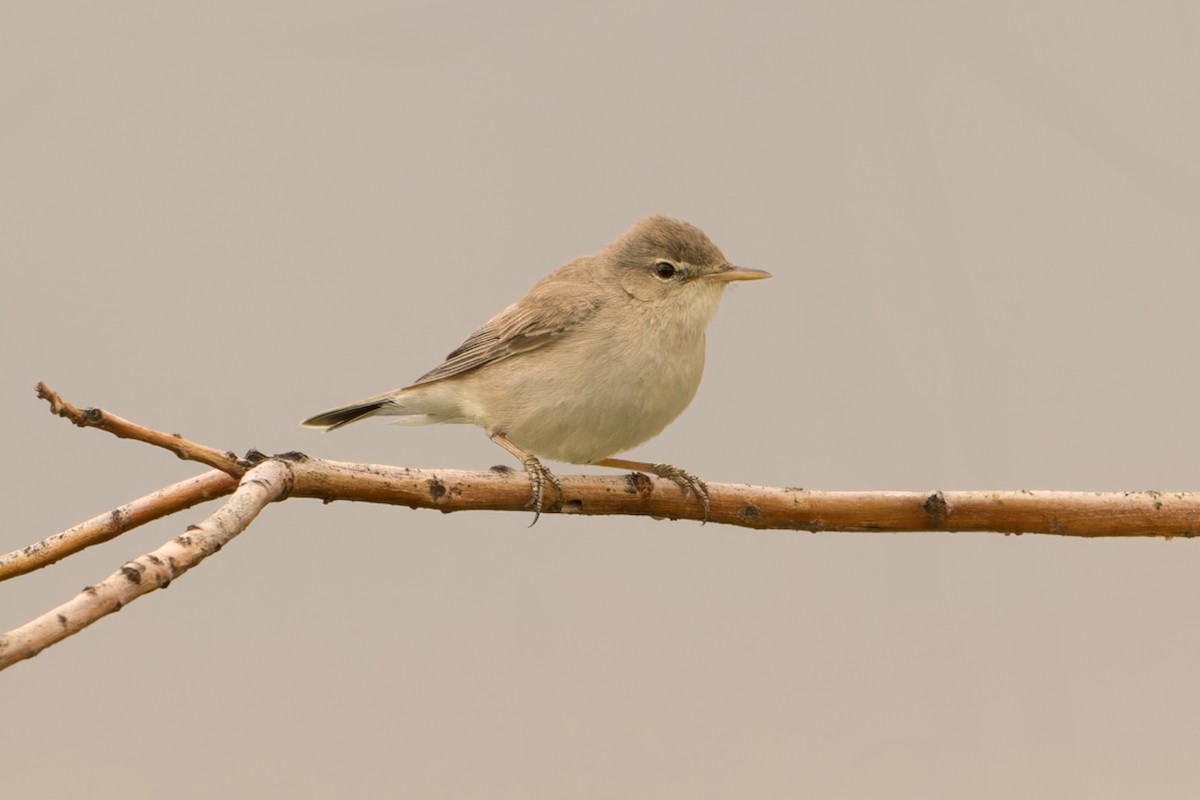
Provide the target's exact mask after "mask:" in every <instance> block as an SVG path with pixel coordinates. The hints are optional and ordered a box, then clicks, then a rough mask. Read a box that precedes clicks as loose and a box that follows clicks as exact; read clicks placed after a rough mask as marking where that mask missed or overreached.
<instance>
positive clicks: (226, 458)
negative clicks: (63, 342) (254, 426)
mask: <svg viewBox="0 0 1200 800" xmlns="http://www.w3.org/2000/svg"><path fill="white" fill-rule="evenodd" d="M37 394H38V397H40V398H42V399H43V400H45V401H47V402H48V403H50V413H52V414H56V415H58V416H60V417H62V418H63V419H68V420H70V421H71V422H72V423H74V424H75V425H77V426H79V427H80V428H99V429H100V430H102V431H108V432H109V433H111V434H112V435H113V436H116V437H118V438H120V439H134V440H136V441H139V442H145V443H146V444H152V445H154V446H155V447H161V448H163V449H164V450H170V451H171V452H172V453H174V454H175V455H177V456H179V457H180V458H182V459H184V460H186V461H199V462H200V463H201V464H207V465H208V466H210V467H213V468H214V469H219V470H221V471H222V472H226V473H228V474H230V475H232V476H233V477H235V478H239V477H241V476H242V474H243V473H245V471H246V467H247V465H246V464H244V463H242V462H241V461H239V460H238V457H237V456H236V455H235V454H233V453H231V452H229V451H227V450H217V449H215V448H212V447H207V446H205V445H202V444H196V443H195V442H192V441H189V440H187V439H184V438H183V437H182V436H180V435H179V434H176V433H162V432H161V431H156V430H153V429H151V428H146V427H143V426H141V425H138V424H137V423H134V422H130V421H129V420H127V419H122V418H121V417H118V416H117V415H116V414H110V413H109V412H107V411H104V410H101V409H99V408H84V409H79V408H76V407H75V406H73V405H71V404H70V403H68V402H66V401H65V400H63V399H62V398H61V397H59V396H58V394H57V393H56V392H54V391H53V390H52V389H51V388H50V387H49V386H47V385H46V384H45V383H41V382H39V383H38V385H37Z"/></svg>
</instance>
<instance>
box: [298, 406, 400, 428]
mask: <svg viewBox="0 0 1200 800" xmlns="http://www.w3.org/2000/svg"><path fill="white" fill-rule="evenodd" d="M387 404H388V401H387V400H367V401H366V402H363V403H355V404H354V405H350V406H342V407H341V408H335V409H333V410H332V411H326V412H325V413H324V414H317V415H316V416H315V417H309V418H308V419H306V420H304V422H301V423H300V424H301V425H303V426H304V427H306V428H324V429H325V430H326V431H332V430H336V429H337V428H340V427H342V426H343V425H349V424H350V423H351V422H358V421H359V420H360V419H366V418H367V417H373V416H375V414H377V413H378V412H379V409H381V408H383V407H384V406H385V405H387Z"/></svg>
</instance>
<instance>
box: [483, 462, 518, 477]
mask: <svg viewBox="0 0 1200 800" xmlns="http://www.w3.org/2000/svg"><path fill="white" fill-rule="evenodd" d="M513 471H514V470H513V468H512V467H510V466H508V465H507V464H495V465H493V466H491V467H490V468H489V469H488V472H494V473H496V474H497V475H511V474H512V473H513Z"/></svg>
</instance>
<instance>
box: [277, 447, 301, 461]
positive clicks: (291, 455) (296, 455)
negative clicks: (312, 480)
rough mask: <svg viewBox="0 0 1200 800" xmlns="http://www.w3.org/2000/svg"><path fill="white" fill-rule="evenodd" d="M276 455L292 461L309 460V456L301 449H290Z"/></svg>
mask: <svg viewBox="0 0 1200 800" xmlns="http://www.w3.org/2000/svg"><path fill="white" fill-rule="evenodd" d="M275 457H276V458H278V459H279V460H280V461H292V462H301V461H308V456H307V455H306V454H304V453H301V452H300V451H299V450H288V451H287V452H286V453H280V454H279V455H277V456H275Z"/></svg>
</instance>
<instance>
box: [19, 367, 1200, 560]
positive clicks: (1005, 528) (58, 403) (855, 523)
mask: <svg viewBox="0 0 1200 800" xmlns="http://www.w3.org/2000/svg"><path fill="white" fill-rule="evenodd" d="M38 395H39V396H40V397H43V398H45V399H47V400H49V401H50V404H51V411H52V412H53V413H55V414H58V415H59V416H62V417H66V418H67V419H70V420H71V421H72V422H75V424H77V425H82V426H84V427H98V428H101V429H103V430H108V431H110V432H112V433H114V434H116V435H117V436H122V437H124V438H133V439H137V440H139V441H143V442H146V443H148V444H152V445H155V446H157V447H164V448H166V449H168V450H170V451H171V452H173V453H175V454H177V455H178V456H179V457H180V458H185V459H190V460H194V461H199V462H201V463H204V464H208V465H210V466H216V467H217V468H218V469H220V470H222V471H225V472H228V473H230V474H232V475H235V476H237V475H241V474H242V473H243V472H244V471H245V470H246V469H247V468H249V467H251V466H253V465H255V464H258V463H261V462H263V461H264V460H265V459H267V458H268V457H267V456H264V455H263V454H262V453H258V452H256V451H253V450H251V451H250V452H249V453H247V454H246V457H245V458H244V459H238V458H237V457H236V456H235V455H234V454H233V453H228V452H222V451H219V450H215V449H214V448H211V447H207V446H205V445H201V444H196V443H194V442H190V441H188V440H187V439H184V438H182V437H180V436H175V435H170V434H164V433H160V432H158V431H155V430H151V429H149V428H144V427H142V426H140V425H135V424H134V423H132V422H129V421H127V420H123V419H121V418H120V417H117V416H115V415H112V414H109V413H108V412H106V411H101V410H99V409H88V410H87V411H79V410H78V409H75V408H74V407H73V406H71V405H69V404H67V403H65V402H63V401H62V400H61V399H60V398H59V397H58V395H57V394H55V393H54V392H52V391H51V390H50V389H49V388H48V387H47V386H46V385H45V384H38ZM81 419H82V421H79V420H81ZM276 458H278V459H282V460H284V461H287V462H289V463H290V464H291V467H292V471H293V475H294V480H295V485H294V488H293V490H292V491H291V495H292V496H293V497H315V498H320V499H322V500H324V501H325V502H332V501H334V500H357V501H362V502H370V503H390V504H393V505H404V506H408V507H410V508H435V509H437V510H439V511H443V512H447V513H448V512H451V511H469V510H494V511H528V510H529V497H530V487H529V482H528V480H527V479H526V477H525V474H524V473H523V472H518V471H515V470H512V469H509V468H507V467H497V468H494V469H493V470H492V472H488V473H477V472H459V471H455V470H418V469H410V468H407V467H389V466H382V465H378V464H352V463H345V462H338V461H324V460H322V459H316V458H309V457H308V456H305V455H304V454H303V453H285V454H283V455H281V456H277V457H276ZM559 480H560V481H561V483H562V487H563V496H562V497H561V498H559V497H555V496H553V495H554V493H553V492H552V493H551V495H552V497H551V498H549V499H550V500H551V502H552V503H553V505H552V506H551V507H549V508H547V509H545V511H547V512H553V511H558V512H562V513H574V514H587V515H591V514H631V515H642V516H650V517H655V518H667V519H694V520H700V519H702V518H703V509H702V508H701V506H700V503H698V502H696V500H695V498H693V497H691V496H690V495H688V494H684V493H683V490H682V489H680V488H679V486H677V485H676V484H675V483H673V482H672V481H669V480H666V479H661V478H659V479H655V478H650V477H647V476H645V475H642V474H640V473H631V474H627V475H623V476H615V477H609V476H604V477H598V476H591V475H568V476H560V477H559ZM708 490H709V498H710V501H711V504H712V510H711V512H710V514H709V517H708V520H709V521H710V522H717V523H723V524H727V525H737V526H740V527H745V528H755V529H760V530H761V529H779V530H807V531H841V532H864V533H900V532H916V531H942V532H999V533H1017V534H1020V533H1046V534H1055V535H1060V536H1082V537H1102V536H1162V537H1167V538H1171V537H1174V536H1184V537H1192V536H1195V535H1196V533H1197V529H1198V528H1200V493H1183V492H1179V493H1169V494H1168V493H1163V492H1108V493H1101V492H1054V491H1036V492H1033V491H1015V492H823V491H811V490H806V489H791V488H788V489H782V488H775V487H769V486H747V485H741V484H720V483H709V484H708Z"/></svg>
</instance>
